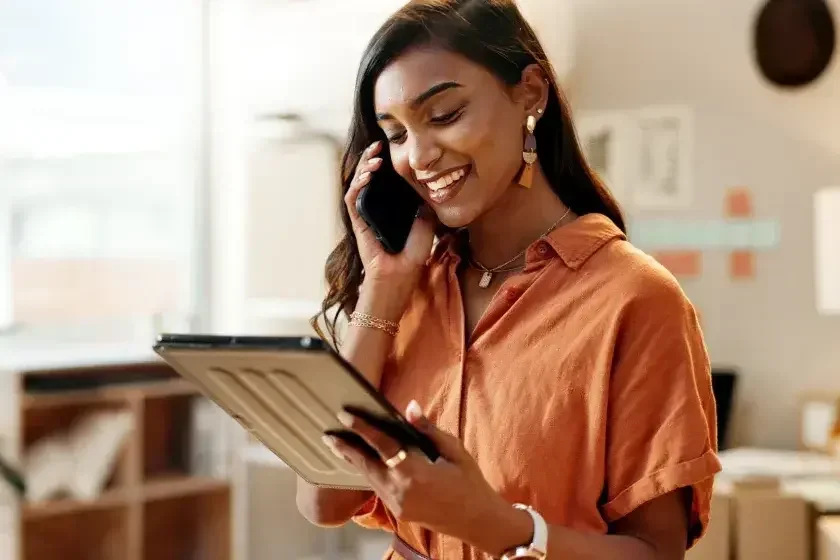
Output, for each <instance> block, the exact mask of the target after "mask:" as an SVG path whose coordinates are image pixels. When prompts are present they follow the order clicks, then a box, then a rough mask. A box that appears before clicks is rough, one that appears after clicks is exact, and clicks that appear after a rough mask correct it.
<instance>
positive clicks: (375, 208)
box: [356, 146, 423, 254]
mask: <svg viewBox="0 0 840 560" xmlns="http://www.w3.org/2000/svg"><path fill="white" fill-rule="evenodd" d="M378 157H381V158H382V160H383V161H382V165H380V166H379V169H378V170H376V171H374V172H373V173H372V174H371V179H370V182H369V183H368V185H367V186H366V187H365V188H363V189H362V191H361V192H360V193H359V197H358V198H357V199H356V211H358V212H359V215H360V216H361V217H362V219H363V220H364V221H365V222H366V223H367V225H368V226H370V228H371V229H372V230H373V232H374V233H375V234H376V238H377V239H378V240H379V242H380V243H381V244H382V247H383V248H384V249H385V250H386V251H387V252H389V253H392V254H396V253H400V252H401V251H402V250H403V249H404V248H405V244H406V241H408V234H409V233H411V227H412V226H413V225H414V220H415V219H417V213H418V211H419V210H420V207H421V206H422V205H423V199H422V198H421V196H420V195H419V194H417V191H415V190H414V189H413V188H412V187H411V185H409V184H408V183H407V182H406V180H405V179H403V178H402V177H400V176H399V174H398V173H397V172H396V170H394V166H393V165H392V164H391V158H390V157H389V155H388V148H387V146H386V147H384V148H383V149H382V151H381V152H380V153H379V154H378Z"/></svg>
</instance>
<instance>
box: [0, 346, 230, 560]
mask: <svg viewBox="0 0 840 560" xmlns="http://www.w3.org/2000/svg"><path fill="white" fill-rule="evenodd" d="M71 378H80V379H95V380H97V381H98V382H100V383H102V386H101V387H100V388H91V389H82V390H74V391H62V392H58V391H54V390H50V391H47V390H44V387H45V382H50V383H53V384H55V383H54V382H55V381H56V380H68V379H71ZM0 382H2V385H3V386H0V390H3V389H13V390H14V391H15V393H16V397H13V398H9V396H8V395H7V396H6V397H5V398H0V401H4V402H0V439H3V438H5V439H6V440H7V441H6V442H5V443H6V445H5V446H3V447H2V448H0V449H3V451H4V452H5V453H6V454H7V456H9V455H11V457H10V459H11V460H12V461H13V462H14V463H18V464H20V462H21V458H22V457H25V455H26V451H27V450H28V449H29V448H30V446H31V445H32V444H34V443H35V442H36V441H38V440H39V439H40V438H41V437H43V436H45V435H47V434H50V433H53V432H54V431H55V430H62V429H66V428H67V427H68V426H69V425H71V423H72V422H73V421H74V420H75V419H77V418H79V417H80V416H81V415H83V414H86V413H88V412H91V411H95V410H102V409H108V410H111V409H120V410H128V411H130V412H131V414H132V415H133V419H134V426H135V427H134V430H133V431H132V433H131V435H130V436H129V438H128V440H127V443H126V444H125V445H124V446H123V448H122V450H121V453H120V455H119V458H118V460H117V464H116V467H115V469H114V473H113V476H112V477H111V479H110V480H109V481H108V483H107V486H106V489H105V491H104V492H103V493H102V494H101V495H100V496H99V497H98V498H97V499H95V500H93V501H79V500H72V499H56V500H51V501H46V502H43V503H28V502H26V501H23V500H10V499H8V496H10V494H9V493H8V492H6V494H5V495H6V496H7V499H6V500H5V502H4V500H3V497H2V495H0V557H2V558H16V559H17V560H52V559H56V560H58V559H61V560H77V559H78V560H82V559H83V560H167V559H171V560H230V558H231V557H232V553H231V550H232V542H231V508H232V503H231V501H232V500H231V485H230V483H229V481H228V480H225V479H217V478H212V477H207V476H195V475H193V474H192V473H191V472H190V466H189V457H190V445H189V444H190V438H189V433H190V405H191V402H192V400H193V399H195V398H203V397H200V395H199V392H198V391H197V389H196V388H195V387H193V386H192V385H191V384H190V383H189V382H186V381H185V380H183V379H182V378H180V377H177V376H176V374H175V373H174V372H173V371H172V370H171V369H170V368H169V367H168V366H167V365H166V364H164V363H163V362H159V361H154V360H150V361H148V362H138V363H130V364H119V365H97V366H90V367H74V368H72V369H51V370H36V371H22V372H17V373H15V374H14V375H11V376H8V374H6V373H2V374H0ZM39 387H40V389H39ZM5 404H13V405H14V407H13V412H12V411H10V410H9V409H6V410H3V408H4V406H5ZM12 426H14V428H16V429H14V428H13V429H10V427H12ZM0 443H3V442H0ZM10 449H11V451H10ZM4 508H5V512H9V511H12V512H14V516H13V517H14V523H13V525H14V527H13V528H12V529H11V530H9V529H8V528H7V529H6V532H7V533H12V540H13V541H15V542H14V543H13V544H12V546H11V547H7V548H11V552H10V553H9V555H8V556H7V555H6V552H7V551H6V550H3V533H4V527H3V521H2V519H3V513H4Z"/></svg>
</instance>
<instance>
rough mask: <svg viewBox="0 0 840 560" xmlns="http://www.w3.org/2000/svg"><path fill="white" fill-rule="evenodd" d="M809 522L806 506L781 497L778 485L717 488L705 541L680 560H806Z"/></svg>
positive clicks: (763, 481)
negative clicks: (683, 559)
mask: <svg viewBox="0 0 840 560" xmlns="http://www.w3.org/2000/svg"><path fill="white" fill-rule="evenodd" d="M815 516H816V513H815V511H814V509H813V507H812V506H811V504H810V503H809V502H808V501H807V500H804V499H802V498H800V497H797V496H790V495H786V494H783V493H782V492H781V490H780V485H779V482H778V480H775V479H767V478H755V479H745V480H742V481H739V482H737V483H733V484H723V485H720V487H719V488H718V489H717V490H716V494H715V496H714V498H713V500H712V512H711V520H710V523H709V528H708V530H707V533H706V536H705V537H704V538H703V539H702V540H701V541H700V542H699V543H697V545H696V546H695V547H694V548H693V549H691V550H690V551H689V552H688V554H687V555H686V559H687V560H730V559H734V560H775V559H778V560H811V558H813V556H812V555H813V549H814V546H813V533H814V520H815ZM831 560H834V559H831Z"/></svg>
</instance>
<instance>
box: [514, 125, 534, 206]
mask: <svg viewBox="0 0 840 560" xmlns="http://www.w3.org/2000/svg"><path fill="white" fill-rule="evenodd" d="M525 129H526V130H527V132H528V134H527V135H526V136H525V147H524V149H523V150H522V160H523V162H524V164H523V166H522V171H520V172H519V177H518V178H517V180H516V183H517V184H518V185H519V186H520V187H524V188H526V189H530V188H531V185H532V184H533V182H534V164H535V163H537V138H536V136H534V131H535V130H536V129H537V117H535V116H534V115H528V119H527V120H526V121H525Z"/></svg>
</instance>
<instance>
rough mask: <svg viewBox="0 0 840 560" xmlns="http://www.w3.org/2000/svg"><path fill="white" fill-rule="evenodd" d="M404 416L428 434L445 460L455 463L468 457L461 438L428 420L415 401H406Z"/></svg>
mask: <svg viewBox="0 0 840 560" xmlns="http://www.w3.org/2000/svg"><path fill="white" fill-rule="evenodd" d="M405 416H406V419H407V420H408V421H409V422H410V423H411V424H412V425H413V426H414V427H416V428H417V429H418V430H420V431H421V432H423V433H424V434H426V435H427V436H429V438H430V439H431V440H432V442H433V443H434V444H435V447H437V449H438V451H439V452H440V454H441V456H443V458H444V459H446V460H447V461H450V462H452V463H456V464H457V463H461V462H463V461H464V460H466V459H468V458H469V457H470V456H469V454H468V453H467V451H466V449H464V445H463V444H462V443H461V440H459V439H458V438H456V437H455V436H453V435H452V434H450V433H449V432H445V431H443V430H441V429H440V428H438V427H437V426H435V425H434V424H432V423H431V422H429V420H428V418H426V416H425V415H424V414H423V408H422V407H421V406H420V403H418V402H417V401H414V400H412V401H411V402H410V403H408V407H407V408H406V410H405Z"/></svg>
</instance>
